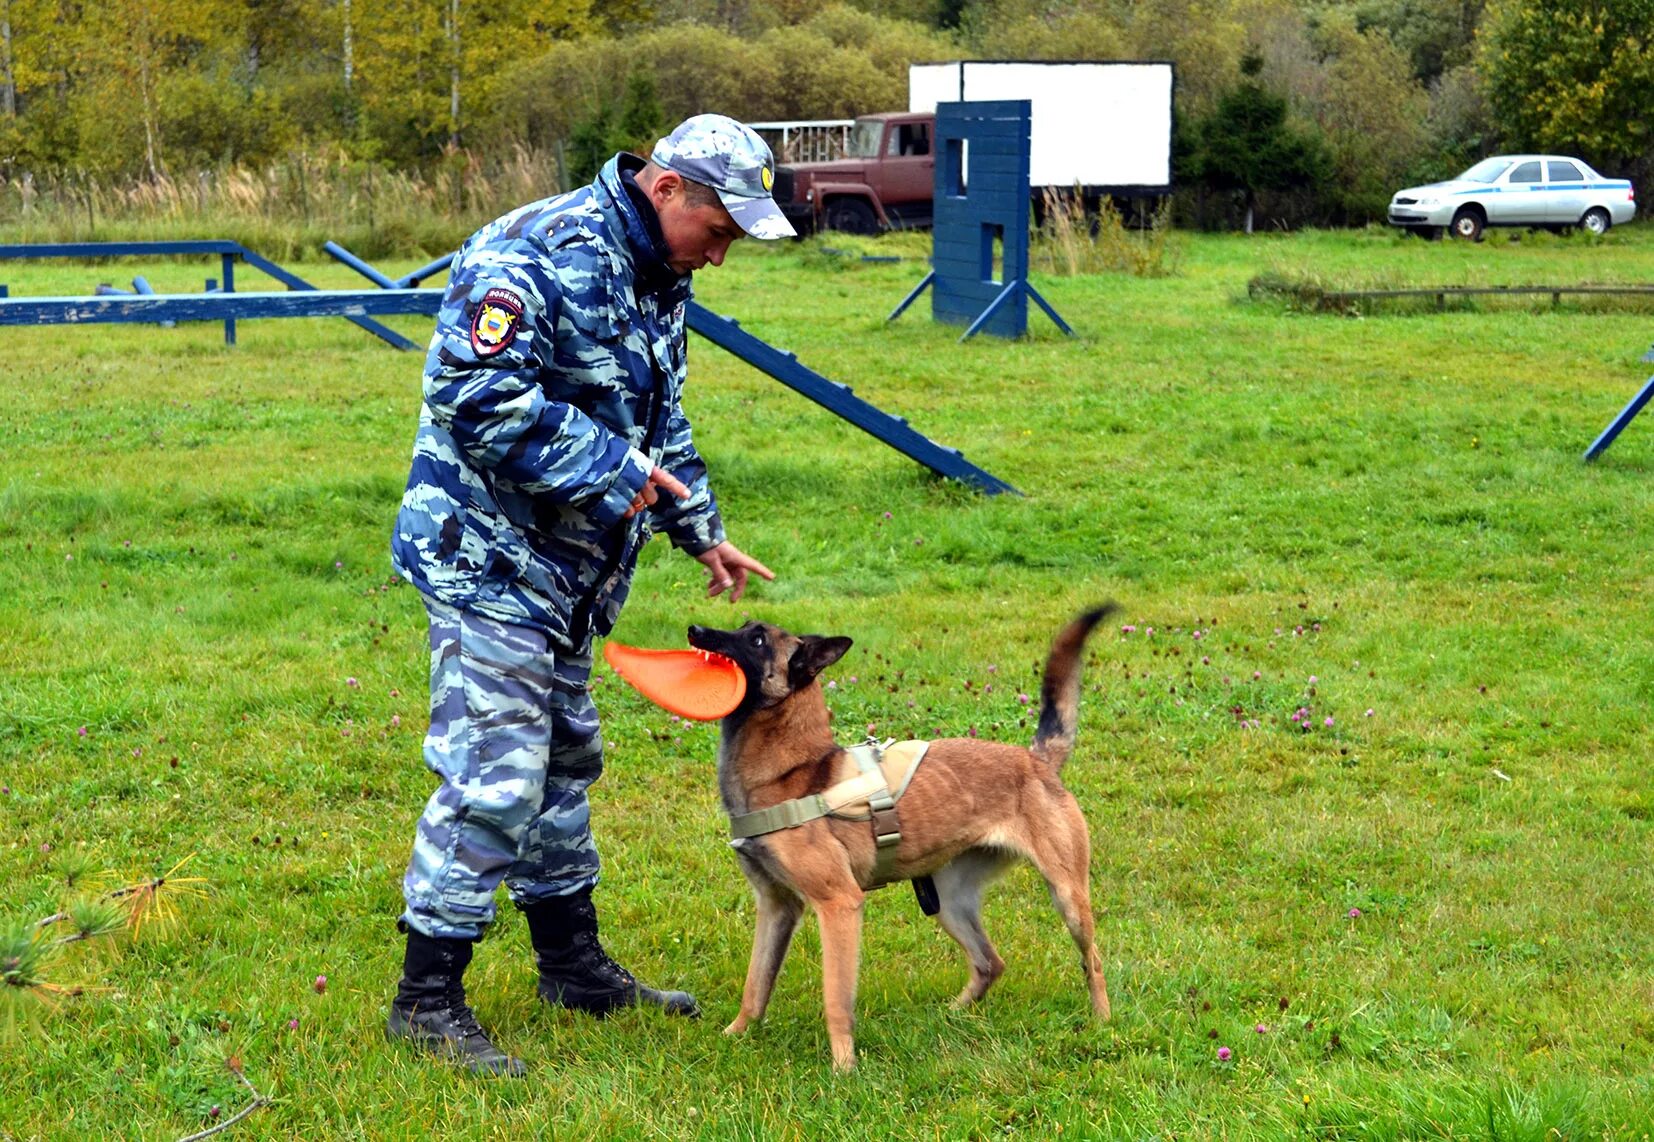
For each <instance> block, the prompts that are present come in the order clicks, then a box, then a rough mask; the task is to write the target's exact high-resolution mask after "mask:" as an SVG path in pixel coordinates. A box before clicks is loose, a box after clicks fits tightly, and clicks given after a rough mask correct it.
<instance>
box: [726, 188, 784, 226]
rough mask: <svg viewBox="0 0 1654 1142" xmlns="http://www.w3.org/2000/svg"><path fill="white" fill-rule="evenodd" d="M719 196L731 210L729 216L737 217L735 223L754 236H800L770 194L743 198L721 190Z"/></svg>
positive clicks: (727, 208)
mask: <svg viewBox="0 0 1654 1142" xmlns="http://www.w3.org/2000/svg"><path fill="white" fill-rule="evenodd" d="M718 198H719V200H720V201H722V202H723V204H724V208H725V209H726V210H728V211H729V216H730V217H731V218H733V219H735V224H736V225H737V226H739V227H740V228H741V229H743V230H745V231H746V232H747V233H748V234H751V235H752V236H753V237H754V238H796V237H798V231H797V230H794V229H793V224H792V223H791V222H788V221H787V216H786V215H785V214H783V213H781V208H780V207H779V206H777V205H776V204H775V199H773V198H771V197H770V196H769V195H765V196H764V197H762V198H743V197H742V196H741V195H739V194H731V193H729V192H728V191H727V190H720V191H719V192H718Z"/></svg>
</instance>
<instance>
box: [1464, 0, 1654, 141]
mask: <svg viewBox="0 0 1654 1142" xmlns="http://www.w3.org/2000/svg"><path fill="white" fill-rule="evenodd" d="M1483 31H1484V35H1483V42H1482V50H1481V53H1480V57H1479V64H1480V68H1481V73H1482V76H1483V79H1484V81H1485V82H1486V85H1487V97H1488V102H1489V105H1490V107H1491V110H1492V112H1493V119H1494V122H1496V123H1497V124H1499V126H1500V128H1501V129H1502V131H1503V132H1504V135H1505V137H1506V139H1508V140H1509V142H1510V145H1511V146H1513V147H1520V148H1533V149H1535V150H1547V151H1562V152H1564V153H1567V154H1577V155H1579V156H1581V157H1582V158H1584V159H1586V160H1587V161H1588V162H1591V163H1594V164H1595V163H1600V164H1604V165H1605V166H1609V167H1612V166H1614V165H1616V164H1619V163H1623V162H1626V161H1629V160H1633V159H1638V158H1643V159H1646V158H1647V157H1648V155H1649V152H1650V150H1651V149H1654V111H1651V108H1654V0H1544V2H1543V3H1535V2H1532V0H1497V2H1496V3H1494V4H1492V5H1490V7H1489V9H1488V12H1487V20H1486V24H1485V27H1484V29H1483Z"/></svg>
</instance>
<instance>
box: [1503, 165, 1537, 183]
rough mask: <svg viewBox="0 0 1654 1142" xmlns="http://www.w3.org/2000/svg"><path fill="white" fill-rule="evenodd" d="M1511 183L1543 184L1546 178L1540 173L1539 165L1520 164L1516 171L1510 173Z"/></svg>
mask: <svg viewBox="0 0 1654 1142" xmlns="http://www.w3.org/2000/svg"><path fill="white" fill-rule="evenodd" d="M1508 181H1510V182H1542V181H1544V176H1543V175H1541V174H1540V173H1539V164H1538V163H1537V162H1532V163H1518V164H1517V166H1516V169H1515V170H1513V171H1511V172H1510V179H1509V180H1508Z"/></svg>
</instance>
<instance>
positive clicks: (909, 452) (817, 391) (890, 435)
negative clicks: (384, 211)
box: [323, 242, 1021, 495]
mask: <svg viewBox="0 0 1654 1142" xmlns="http://www.w3.org/2000/svg"><path fill="white" fill-rule="evenodd" d="M323 248H324V249H325V250H326V251H327V252H328V254H330V255H331V256H332V257H334V258H335V259H337V260H338V261H340V262H342V263H344V264H345V265H347V266H350V267H351V268H352V269H354V270H355V271H356V272H357V273H359V274H361V275H362V276H363V277H365V278H367V279H368V280H369V281H371V282H374V283H375V284H377V285H379V286H381V287H384V288H385V292H386V293H392V292H409V293H430V294H433V295H437V296H440V292H441V291H439V290H428V291H422V290H412V291H406V290H396V289H394V288H393V287H397V286H402V285H405V284H407V283H408V282H409V281H410V280H418V279H419V278H421V277H425V276H428V275H430V274H434V273H436V272H440V271H441V270H442V269H443V268H445V267H446V265H447V260H446V259H443V258H439V259H437V260H436V261H434V262H432V263H431V264H430V265H429V266H426V267H425V268H424V269H422V270H419V271H417V273H415V274H411V275H409V276H408V277H407V278H402V279H399V280H395V281H393V280H392V279H391V278H390V277H389V276H387V275H386V274H383V273H381V272H380V271H378V270H376V269H374V268H373V266H371V265H369V264H368V263H367V262H364V261H363V260H362V259H360V258H358V257H356V256H355V255H354V254H352V253H351V252H350V251H349V250H347V249H345V248H344V247H343V246H340V245H338V244H337V243H335V242H329V243H327V245H326V246H325V247H323ZM433 312H434V311H433ZM685 323H686V324H687V325H688V326H689V328H690V329H691V330H693V331H694V332H696V333H698V334H700V335H701V336H702V337H705V338H706V339H707V340H708V341H710V342H712V343H713V344H714V345H716V346H718V347H719V348H720V349H724V350H726V351H728V352H730V353H733V354H735V356H737V357H739V358H740V359H741V360H743V361H745V362H746V363H747V364H749V365H751V366H752V367H753V368H755V369H757V370H759V371H760V372H763V373H767V374H769V375H770V376H771V377H774V378H775V379H776V380H778V381H780V382H781V383H782V384H784V385H786V386H787V387H788V388H790V389H792V390H793V391H794V392H796V393H800V394H802V395H804V396H806V397H809V398H810V399H811V400H813V401H815V402H816V403H817V404H819V405H821V406H822V407H823V408H825V409H827V410H828V411H829V412H831V413H833V414H834V415H836V416H839V417H842V418H843V419H845V420H848V421H849V422H850V423H851V424H853V425H855V426H856V427H857V428H859V429H861V430H862V431H863V432H866V433H869V434H870V435H872V436H873V437H875V438H876V439H878V440H881V441H883V442H884V443H885V444H888V445H889V446H890V447H892V448H894V449H895V450H896V451H898V452H900V453H902V454H903V455H904V456H908V457H910V458H911V459H913V460H917V461H918V462H919V463H920V464H923V465H924V466H925V467H927V468H929V469H930V470H931V471H932V472H935V473H936V474H937V475H939V476H944V477H946V478H947V479H950V480H958V481H960V482H961V483H965V484H969V485H970V486H971V487H973V488H976V489H977V490H979V491H983V492H986V493H988V494H989V495H998V494H999V493H1000V492H1016V493H1017V494H1018V495H1021V493H1020V492H1017V489H1016V488H1014V487H1012V486H1011V485H1010V484H1007V483H1006V482H1005V481H1004V480H1001V479H999V478H998V477H997V476H994V475H992V474H990V473H988V472H985V471H983V470H982V469H981V468H978V467H977V466H976V465H975V464H972V463H971V462H970V461H968V460H966V459H965V457H964V456H963V455H961V454H960V452H959V450H958V449H957V448H947V447H944V446H943V445H940V444H938V443H936V442H935V441H934V440H932V439H930V438H929V437H928V436H924V435H922V434H920V433H918V432H915V431H914V430H913V429H912V428H911V427H909V426H908V423H907V421H906V420H905V419H903V418H902V417H899V416H892V415H891V414H890V413H888V412H885V411H884V410H883V409H881V408H878V407H877V406H876V405H872V404H869V403H868V402H867V401H864V400H862V399H861V398H860V397H858V396H857V395H856V394H855V393H854V392H852V391H851V389H850V386H849V385H846V384H840V383H839V382H837V381H830V380H828V379H827V378H826V377H824V376H822V375H821V374H820V373H817V372H816V371H814V370H813V369H809V368H807V367H805V366H804V365H803V364H801V363H800V362H799V360H798V357H797V356H796V355H795V354H793V353H789V352H786V351H785V350H782V349H777V348H776V347H775V346H773V345H771V344H769V343H768V342H766V341H763V340H760V339H759V338H757V337H754V336H753V335H752V334H751V333H748V332H747V331H746V330H745V329H742V328H741V326H740V324H739V323H738V322H736V321H735V320H734V319H732V318H728V317H723V316H721V315H719V314H716V313H714V312H712V311H711V310H710V309H708V308H706V306H704V305H701V304H700V303H699V302H695V301H691V302H689V303H688V306H687V307H686V311H685Z"/></svg>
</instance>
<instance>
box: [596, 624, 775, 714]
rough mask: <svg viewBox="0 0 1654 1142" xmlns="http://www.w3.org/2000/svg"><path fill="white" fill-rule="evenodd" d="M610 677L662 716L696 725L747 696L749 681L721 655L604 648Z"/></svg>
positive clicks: (621, 645)
mask: <svg viewBox="0 0 1654 1142" xmlns="http://www.w3.org/2000/svg"><path fill="white" fill-rule="evenodd" d="M603 657H604V658H605V659H606V660H607V661H608V663H609V665H610V666H612V667H613V668H614V672H615V673H616V674H618V675H620V676H621V677H622V678H624V679H626V681H628V682H630V683H631V684H632V687H633V688H634V689H635V690H637V692H638V693H639V694H642V695H643V696H644V697H645V698H647V699H649V700H650V701H651V702H653V703H654V704H655V705H657V706H659V707H660V708H661V709H663V710H668V711H670V712H672V713H674V714H677V715H678V716H679V717H681V718H692V719H694V720H695V721H697V722H715V721H717V720H718V719H719V718H721V717H723V716H724V715H725V714H728V713H729V712H730V711H731V710H733V709H735V707H737V706H739V705H740V704H741V699H742V698H745V697H746V696H747V676H746V675H745V674H743V673H741V668H740V667H739V666H737V665H735V663H734V662H732V661H731V660H730V659H727V658H725V657H724V656H723V655H721V654H713V653H711V652H710V651H706V650H646V649H644V648H642V647H637V646H627V645H626V644H625V643H619V642H606V643H604V644H603Z"/></svg>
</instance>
